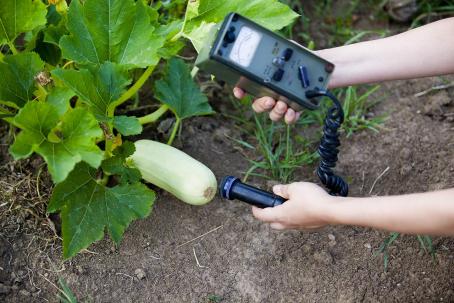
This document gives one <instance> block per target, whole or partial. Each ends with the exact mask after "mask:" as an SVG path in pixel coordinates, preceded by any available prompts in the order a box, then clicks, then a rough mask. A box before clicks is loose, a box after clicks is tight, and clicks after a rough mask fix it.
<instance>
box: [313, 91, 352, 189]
mask: <svg viewBox="0 0 454 303" xmlns="http://www.w3.org/2000/svg"><path fill="white" fill-rule="evenodd" d="M322 96H326V97H328V98H330V99H331V101H333V103H334V106H333V107H331V108H330V109H329V110H328V114H327V115H326V118H325V125H324V127H323V137H322V140H321V142H320V146H319V148H318V153H319V155H320V158H321V160H320V164H319V166H318V169H317V175H318V177H319V178H320V181H321V182H322V183H323V185H325V186H326V187H327V188H328V189H329V190H330V195H333V196H343V197H346V196H347V195H348V184H347V182H345V181H344V179H342V178H341V177H339V176H337V175H335V174H334V172H333V168H334V167H335V166H336V162H337V155H338V153H339V149H338V148H339V146H340V141H339V128H340V127H341V125H342V122H344V111H343V109H342V105H341V104H340V102H339V100H338V99H337V98H336V96H334V95H333V94H332V93H331V92H329V91H322V90H310V91H307V92H306V97H307V98H309V99H310V98H315V97H322Z"/></svg>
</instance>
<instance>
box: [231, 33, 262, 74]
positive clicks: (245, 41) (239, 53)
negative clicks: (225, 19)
mask: <svg viewBox="0 0 454 303" xmlns="http://www.w3.org/2000/svg"><path fill="white" fill-rule="evenodd" d="M261 40H262V34H261V33H259V32H257V31H255V30H253V29H251V28H250V27H247V26H243V27H241V30H240V32H239V33H238V37H237V38H236V40H235V44H234V45H233V48H232V51H231V52H230V56H229V59H230V60H232V61H233V62H235V63H236V64H238V65H240V66H242V67H248V66H249V65H250V64H251V62H252V59H253V58H254V55H255V52H256V51H257V48H258V46H259V44H260V41H261Z"/></svg>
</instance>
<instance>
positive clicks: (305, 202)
mask: <svg viewBox="0 0 454 303" xmlns="http://www.w3.org/2000/svg"><path fill="white" fill-rule="evenodd" d="M273 191H274V193H275V194H276V195H279V196H281V197H284V198H285V199H288V201H287V202H285V203H284V204H282V205H279V206H276V207H268V208H263V209H260V208H257V207H253V208H252V213H253V215H254V217H256V218H257V219H258V220H260V221H263V222H267V223H270V226H271V228H274V229H280V230H282V229H314V228H319V227H322V226H325V225H327V224H330V223H332V222H330V219H329V216H328V214H329V210H330V209H331V206H332V204H333V203H334V200H335V199H336V197H333V196H330V195H329V194H328V193H327V192H326V191H325V190H324V189H323V188H321V187H320V186H318V185H316V184H314V183H308V182H298V183H292V184H288V185H276V186H274V187H273ZM337 198H339V197H337Z"/></svg>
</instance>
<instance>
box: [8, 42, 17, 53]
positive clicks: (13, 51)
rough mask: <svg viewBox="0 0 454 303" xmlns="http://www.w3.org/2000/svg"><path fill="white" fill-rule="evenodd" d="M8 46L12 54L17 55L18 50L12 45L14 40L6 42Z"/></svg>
mask: <svg viewBox="0 0 454 303" xmlns="http://www.w3.org/2000/svg"><path fill="white" fill-rule="evenodd" d="M8 46H9V49H10V50H11V52H12V53H13V55H17V53H18V51H17V48H16V47H15V46H14V42H12V41H10V42H9V43H8Z"/></svg>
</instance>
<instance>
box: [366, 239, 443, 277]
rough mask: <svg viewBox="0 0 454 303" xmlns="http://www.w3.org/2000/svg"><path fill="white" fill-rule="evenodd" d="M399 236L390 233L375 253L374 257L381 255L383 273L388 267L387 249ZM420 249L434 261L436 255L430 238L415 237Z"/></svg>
mask: <svg viewBox="0 0 454 303" xmlns="http://www.w3.org/2000/svg"><path fill="white" fill-rule="evenodd" d="M399 236H400V233H398V232H392V233H391V234H390V235H389V236H388V237H387V238H385V240H383V242H382V244H381V245H380V247H379V248H378V249H377V250H376V251H375V253H374V256H377V255H379V254H383V267H384V271H387V270H388V265H389V252H388V248H389V247H390V246H391V244H392V243H393V242H394V241H395V240H396V239H397V238H398V237H399ZM416 238H417V240H418V242H419V244H420V246H421V248H422V249H423V250H424V251H425V252H426V253H428V254H430V255H431V257H432V260H433V261H435V258H436V255H435V248H434V246H433V243H432V238H431V237H430V236H425V235H417V236H416Z"/></svg>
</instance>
